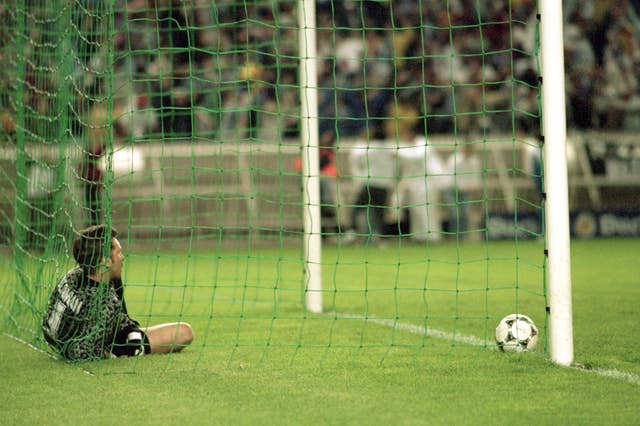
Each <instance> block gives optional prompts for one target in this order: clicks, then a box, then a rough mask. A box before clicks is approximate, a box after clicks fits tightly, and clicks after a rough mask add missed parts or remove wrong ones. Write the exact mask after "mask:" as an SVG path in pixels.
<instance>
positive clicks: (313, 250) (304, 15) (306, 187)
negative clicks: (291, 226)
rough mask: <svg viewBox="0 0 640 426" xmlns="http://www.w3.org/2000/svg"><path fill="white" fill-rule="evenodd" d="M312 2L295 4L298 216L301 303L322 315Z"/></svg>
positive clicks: (318, 169)
mask: <svg viewBox="0 0 640 426" xmlns="http://www.w3.org/2000/svg"><path fill="white" fill-rule="evenodd" d="M315 7H316V6H315V1H313V0H299V2H298V26H299V29H300V34H299V36H298V39H299V50H300V68H299V73H300V144H301V151H302V215H303V224H304V239H303V244H304V280H305V303H306V307H307V309H308V310H309V311H310V312H313V313H321V312H322V270H321V267H322V265H321V260H322V256H321V255H322V236H321V232H322V231H321V229H322V228H321V224H320V221H321V218H320V161H319V146H318V143H319V142H318V141H319V135H318V84H317V57H316V32H315V27H316V10H315Z"/></svg>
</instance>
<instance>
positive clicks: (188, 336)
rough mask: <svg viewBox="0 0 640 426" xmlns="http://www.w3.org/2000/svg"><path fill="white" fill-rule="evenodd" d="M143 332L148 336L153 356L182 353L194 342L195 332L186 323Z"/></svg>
mask: <svg viewBox="0 0 640 426" xmlns="http://www.w3.org/2000/svg"><path fill="white" fill-rule="evenodd" d="M142 330H143V331H144V332H145V333H146V335H147V339H148V340H149V346H150V348H151V353H152V354H158V353H159V354H165V353H169V352H180V351H181V350H183V349H184V348H185V347H187V346H189V345H190V344H191V342H193V330H192V329H191V325H189V324H187V323H186V322H173V323H167V324H158V325H154V326H151V327H147V328H143V329H142Z"/></svg>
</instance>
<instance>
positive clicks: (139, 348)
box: [127, 330, 144, 356]
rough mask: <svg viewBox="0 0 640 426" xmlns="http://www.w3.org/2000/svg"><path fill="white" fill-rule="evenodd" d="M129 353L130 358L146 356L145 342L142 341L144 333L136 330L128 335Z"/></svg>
mask: <svg viewBox="0 0 640 426" xmlns="http://www.w3.org/2000/svg"><path fill="white" fill-rule="evenodd" d="M127 352H129V353H128V355H129V356H141V355H144V341H143V340H142V331H140V330H134V331H130V332H129V334H127Z"/></svg>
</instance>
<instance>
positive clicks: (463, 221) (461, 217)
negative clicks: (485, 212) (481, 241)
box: [443, 142, 484, 239]
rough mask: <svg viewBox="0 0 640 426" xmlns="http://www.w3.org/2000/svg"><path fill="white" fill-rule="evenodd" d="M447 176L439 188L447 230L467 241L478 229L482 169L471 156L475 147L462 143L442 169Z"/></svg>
mask: <svg viewBox="0 0 640 426" xmlns="http://www.w3.org/2000/svg"><path fill="white" fill-rule="evenodd" d="M444 169H445V170H446V173H447V174H449V175H450V176H451V178H450V179H449V180H448V182H447V183H448V184H449V185H447V186H446V187H445V188H443V201H444V203H445V205H446V206H447V210H448V215H447V216H448V217H447V221H448V224H449V226H448V231H449V232H455V233H456V234H457V236H458V238H460V239H464V238H467V237H468V236H471V235H472V234H469V232H473V231H474V230H478V229H479V228H480V227H479V221H480V218H481V214H480V213H479V212H478V207H482V204H479V203H478V200H481V199H482V194H481V193H480V191H482V181H483V175H484V166H483V164H482V161H481V160H480V157H478V155H477V154H476V153H475V145H474V144H473V143H472V142H465V143H463V145H460V148H459V149H457V150H455V151H454V152H453V153H452V154H451V155H450V156H449V159H448V160H447V162H446V165H445V167H444Z"/></svg>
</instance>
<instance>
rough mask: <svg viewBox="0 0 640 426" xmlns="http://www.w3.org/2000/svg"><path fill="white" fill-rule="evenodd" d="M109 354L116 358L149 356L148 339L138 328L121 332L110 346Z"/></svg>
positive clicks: (149, 346)
mask: <svg viewBox="0 0 640 426" xmlns="http://www.w3.org/2000/svg"><path fill="white" fill-rule="evenodd" d="M111 353H112V354H113V355H115V356H117V357H121V356H140V355H145V354H150V353H151V345H150V344H149V338H148V337H147V334H146V333H145V332H144V331H142V330H140V329H139V328H138V329H125V330H121V331H120V332H119V333H118V334H117V335H116V338H115V341H114V342H113V345H112V346H111Z"/></svg>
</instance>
